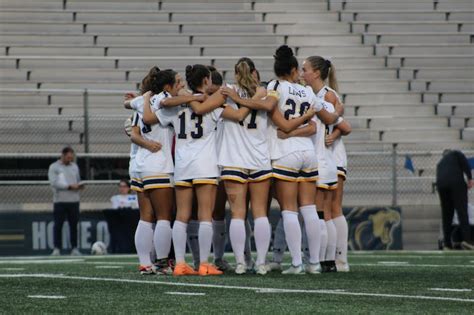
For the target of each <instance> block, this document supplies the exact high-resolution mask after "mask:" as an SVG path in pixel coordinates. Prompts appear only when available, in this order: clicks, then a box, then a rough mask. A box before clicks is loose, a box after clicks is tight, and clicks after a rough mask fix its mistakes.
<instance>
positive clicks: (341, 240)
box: [332, 215, 349, 263]
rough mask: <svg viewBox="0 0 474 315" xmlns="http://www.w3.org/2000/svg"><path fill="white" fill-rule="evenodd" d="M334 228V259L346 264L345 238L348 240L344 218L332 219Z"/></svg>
mask: <svg viewBox="0 0 474 315" xmlns="http://www.w3.org/2000/svg"><path fill="white" fill-rule="evenodd" d="M332 221H333V222H334V225H335V226H336V233H337V243H336V259H337V260H339V261H341V262H343V263H347V238H348V234H349V232H348V227H347V221H346V218H345V217H344V216H343V215H341V216H339V217H337V218H335V219H332Z"/></svg>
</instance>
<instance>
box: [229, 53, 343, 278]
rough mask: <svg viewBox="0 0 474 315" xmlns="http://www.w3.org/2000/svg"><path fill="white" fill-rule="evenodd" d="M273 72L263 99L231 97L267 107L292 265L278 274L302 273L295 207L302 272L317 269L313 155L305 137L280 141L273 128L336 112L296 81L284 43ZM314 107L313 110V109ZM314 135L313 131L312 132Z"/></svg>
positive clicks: (294, 64) (329, 117)
mask: <svg viewBox="0 0 474 315" xmlns="http://www.w3.org/2000/svg"><path fill="white" fill-rule="evenodd" d="M274 57H275V63H274V71H275V74H276V76H277V77H278V80H274V81H272V82H270V83H269V84H268V87H267V89H268V92H267V97H266V98H265V99H264V100H254V99H242V98H236V99H234V97H233V99H234V101H235V102H236V103H238V104H240V105H243V106H248V107H249V108H251V109H265V110H267V111H270V117H271V120H272V122H273V124H272V125H271V128H270V143H271V144H270V145H271V147H270V156H271V159H272V168H273V176H274V177H275V179H276V184H275V185H276V194H277V199H278V201H279V203H280V207H281V209H282V216H283V225H284V230H285V235H286V241H287V243H288V247H289V249H290V253H291V256H292V266H291V267H290V268H289V269H288V270H285V271H283V274H303V273H304V269H303V266H302V258H301V227H300V225H299V222H298V211H301V213H302V215H303V218H304V221H305V226H306V231H307V233H308V242H309V247H310V253H311V254H310V256H311V257H310V263H312V264H310V265H308V268H307V271H308V272H311V273H317V271H316V268H317V267H319V245H318V243H319V220H318V216H317V213H316V206H315V205H314V194H315V184H314V182H315V180H316V156H315V152H314V147H313V144H312V141H311V139H310V138H309V137H290V138H287V139H280V138H278V137H277V129H278V128H280V129H282V131H285V132H290V131H292V130H294V129H296V128H297V127H298V126H300V125H301V124H303V123H305V122H306V121H307V120H309V119H311V117H312V116H313V115H314V112H317V114H318V116H320V117H321V118H322V119H323V120H324V121H326V122H328V123H333V122H334V121H335V120H336V119H337V117H338V116H337V115H335V114H331V113H328V112H327V111H325V110H324V109H323V108H322V105H321V103H320V102H319V100H317V99H316V96H315V95H314V93H313V92H312V90H311V89H310V88H306V87H304V86H302V85H300V84H298V83H296V82H297V81H298V78H299V73H298V61H297V60H296V58H295V56H294V55H293V51H292V50H291V48H289V47H288V46H286V45H284V46H281V47H279V48H278V49H277V51H276V54H275V56H274ZM313 108H314V109H313ZM313 133H314V131H313Z"/></svg>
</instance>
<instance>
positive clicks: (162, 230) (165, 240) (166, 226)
mask: <svg viewBox="0 0 474 315" xmlns="http://www.w3.org/2000/svg"><path fill="white" fill-rule="evenodd" d="M153 242H154V244H155V250H156V258H157V259H163V258H167V257H168V254H169V253H170V249H171V224H170V221H168V220H159V221H157V222H156V228H155V234H154V236H153Z"/></svg>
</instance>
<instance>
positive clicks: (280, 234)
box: [273, 218, 286, 263]
mask: <svg viewBox="0 0 474 315" xmlns="http://www.w3.org/2000/svg"><path fill="white" fill-rule="evenodd" d="M285 251H286V239H285V229H284V228H283V218H280V220H278V224H277V226H276V228H275V233H274V235H273V261H274V262H277V263H281V262H282V261H283V255H284V254H285Z"/></svg>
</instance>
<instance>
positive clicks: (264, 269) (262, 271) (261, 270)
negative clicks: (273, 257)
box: [255, 265, 267, 276]
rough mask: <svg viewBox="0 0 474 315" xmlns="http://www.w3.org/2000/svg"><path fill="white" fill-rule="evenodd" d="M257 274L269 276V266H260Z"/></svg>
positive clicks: (256, 270) (256, 271)
mask: <svg viewBox="0 0 474 315" xmlns="http://www.w3.org/2000/svg"><path fill="white" fill-rule="evenodd" d="M255 273H256V274H257V275H261V276H264V275H266V274H267V266H266V265H258V266H257V268H256V269H255Z"/></svg>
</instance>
